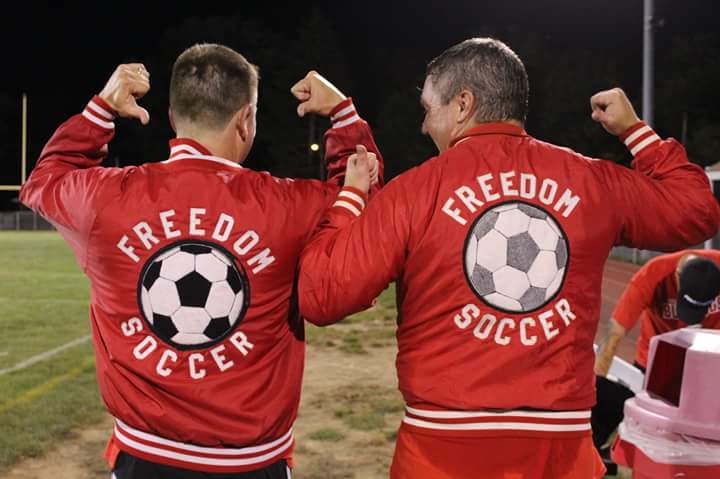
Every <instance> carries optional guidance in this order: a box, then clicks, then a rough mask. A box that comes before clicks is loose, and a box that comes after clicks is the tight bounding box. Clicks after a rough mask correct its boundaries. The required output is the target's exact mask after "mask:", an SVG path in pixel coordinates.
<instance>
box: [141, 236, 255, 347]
mask: <svg viewBox="0 0 720 479" xmlns="http://www.w3.org/2000/svg"><path fill="white" fill-rule="evenodd" d="M249 300H250V290H249V285H248V281H247V276H246V275H245V272H244V271H243V270H242V269H241V268H239V267H238V266H237V264H236V263H235V261H234V259H233V257H232V255H231V254H230V253H229V252H227V251H226V250H225V249H224V248H222V247H220V246H218V245H215V244H212V243H207V242H203V241H180V242H177V243H174V244H172V245H170V246H168V247H166V248H164V249H162V250H160V251H158V252H157V253H156V254H155V255H154V256H153V257H152V258H150V260H148V262H147V263H146V264H145V266H144V267H143V271H142V273H141V275H140V282H139V284H138V302H139V304H140V310H141V312H142V315H143V317H144V318H145V321H146V322H147V323H148V324H149V325H150V327H151V328H152V330H153V331H154V332H155V334H157V335H158V336H159V337H160V338H161V339H163V340H164V341H166V342H168V343H169V344H171V345H172V346H174V347H176V348H178V349H199V348H204V347H207V346H209V345H211V344H214V343H216V342H217V341H220V340H221V339H223V338H224V337H225V336H227V335H228V334H229V333H230V332H231V331H232V330H233V329H234V328H235V327H236V326H237V324H238V323H239V322H240V321H241V320H242V318H243V317H244V316H245V312H246V310H247V307H248V303H249Z"/></svg>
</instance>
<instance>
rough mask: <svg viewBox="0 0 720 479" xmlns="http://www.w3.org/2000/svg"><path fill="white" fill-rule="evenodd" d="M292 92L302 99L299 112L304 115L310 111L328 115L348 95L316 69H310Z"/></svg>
mask: <svg viewBox="0 0 720 479" xmlns="http://www.w3.org/2000/svg"><path fill="white" fill-rule="evenodd" d="M290 91H291V92H292V94H293V95H294V96H295V98H297V99H298V100H300V105H298V108H297V113H298V116H300V117H303V116H305V115H306V114H308V113H317V114H318V115H322V116H328V115H330V112H331V111H332V109H333V108H335V107H336V106H337V104H338V103H340V102H341V101H343V100H344V99H345V98H346V97H345V95H343V94H342V92H341V91H340V90H338V89H337V88H335V85H333V84H332V83H330V82H329V81H327V80H326V79H325V77H323V76H322V75H320V74H319V73H318V72H316V71H312V70H311V71H310V72H308V74H307V75H305V78H303V79H302V80H300V81H299V82H297V83H296V84H295V85H293V87H292V88H291V89H290Z"/></svg>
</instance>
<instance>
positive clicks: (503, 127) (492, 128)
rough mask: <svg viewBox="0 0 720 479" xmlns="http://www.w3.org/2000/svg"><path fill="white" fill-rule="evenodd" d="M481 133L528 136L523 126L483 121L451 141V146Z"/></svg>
mask: <svg viewBox="0 0 720 479" xmlns="http://www.w3.org/2000/svg"><path fill="white" fill-rule="evenodd" d="M481 135H511V136H527V133H526V132H525V130H524V129H523V128H521V127H519V126H515V125H511V124H510V123H504V122H498V123H483V124H481V125H478V126H475V127H473V128H470V129H468V130H465V131H464V132H463V133H462V135H460V136H458V137H457V138H455V139H454V140H453V141H451V142H450V148H452V147H453V146H455V145H457V144H458V143H460V142H462V141H465V140H467V139H468V138H471V137H473V136H481Z"/></svg>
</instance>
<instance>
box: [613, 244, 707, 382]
mask: <svg viewBox="0 0 720 479" xmlns="http://www.w3.org/2000/svg"><path fill="white" fill-rule="evenodd" d="M686 253H693V254H695V255H697V256H702V257H705V258H709V259H711V260H713V261H715V263H717V264H718V265H720V251H718V250H683V251H678V252H677V253H673V254H668V255H663V256H658V257H657V258H653V259H652V260H650V261H648V262H647V263H646V264H645V266H643V267H642V268H640V269H639V270H638V272H637V273H635V276H633V278H632V279H631V280H630V283H629V284H628V286H627V288H626V289H625V292H624V293H623V295H622V297H621V298H620V301H618V304H617V306H616V307H615V312H614V313H613V319H614V320H615V321H617V322H618V323H619V324H621V325H622V326H623V327H624V328H625V330H626V331H629V330H630V329H632V328H633V326H635V323H637V321H638V320H641V322H640V337H639V338H638V341H637V345H636V349H635V361H636V362H637V363H638V364H640V365H641V366H642V367H644V368H645V367H647V355H648V348H649V345H650V338H652V337H653V336H655V335H658V334H662V333H666V332H668V331H673V330H675V329H680V328H683V327H685V323H683V322H682V321H680V320H678V317H677V293H678V287H677V281H676V279H675V269H676V268H677V263H678V260H679V259H680V258H681V257H682V256H683V255H685V254H686ZM702 327H703V328H709V329H720V296H718V297H717V298H715V301H714V302H713V303H712V304H711V305H710V308H709V309H708V312H707V315H706V316H705V319H704V320H703V322H702Z"/></svg>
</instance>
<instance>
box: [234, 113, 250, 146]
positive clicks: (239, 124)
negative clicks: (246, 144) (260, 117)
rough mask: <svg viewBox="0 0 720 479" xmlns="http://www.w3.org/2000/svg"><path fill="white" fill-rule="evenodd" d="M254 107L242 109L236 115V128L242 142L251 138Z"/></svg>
mask: <svg viewBox="0 0 720 479" xmlns="http://www.w3.org/2000/svg"><path fill="white" fill-rule="evenodd" d="M252 114H253V112H252V105H250V104H248V105H245V106H244V107H242V108H240V110H238V112H237V113H236V114H235V128H237V132H238V135H240V138H242V141H248V139H249V138H250V129H251V126H250V125H251V124H252V119H253V117H252Z"/></svg>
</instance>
